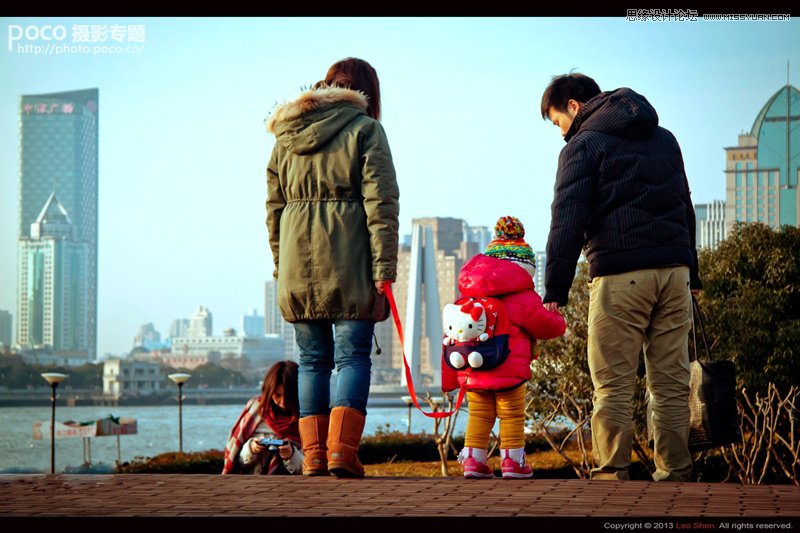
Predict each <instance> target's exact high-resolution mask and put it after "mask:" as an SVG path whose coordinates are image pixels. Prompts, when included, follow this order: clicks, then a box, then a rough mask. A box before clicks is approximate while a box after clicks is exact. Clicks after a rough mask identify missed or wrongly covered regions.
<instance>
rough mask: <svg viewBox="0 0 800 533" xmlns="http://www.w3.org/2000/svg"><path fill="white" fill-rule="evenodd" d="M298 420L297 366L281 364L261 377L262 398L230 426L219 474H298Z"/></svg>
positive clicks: (300, 463) (300, 461)
mask: <svg viewBox="0 0 800 533" xmlns="http://www.w3.org/2000/svg"><path fill="white" fill-rule="evenodd" d="M299 416H300V413H299V408H298V405H297V363H295V362H293V361H280V362H278V363H275V364H274V365H272V367H271V368H270V369H269V370H268V371H267V373H266V375H265V376H264V381H263V383H262V384H261V395H260V396H256V397H255V398H251V399H250V400H249V401H248V402H247V405H246V406H245V408H244V410H243V411H242V414H241V415H239V419H238V420H237V421H236V423H235V424H234V425H233V428H232V429H231V432H230V435H229V437H228V444H227V445H226V446H225V464H224V466H223V469H222V473H223V474H264V475H266V474H301V473H302V471H303V458H304V457H303V452H302V451H301V449H300V448H301V445H300V432H299V429H298V419H299ZM265 439H266V440H272V441H275V442H274V443H273V444H266V443H264V442H263V441H264V440H265ZM277 441H282V442H280V443H279V442H277Z"/></svg>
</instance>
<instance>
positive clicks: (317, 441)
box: [299, 415, 330, 476]
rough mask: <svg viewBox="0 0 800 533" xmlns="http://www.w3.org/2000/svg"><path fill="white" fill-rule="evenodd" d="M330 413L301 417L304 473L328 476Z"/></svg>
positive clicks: (306, 474)
mask: <svg viewBox="0 0 800 533" xmlns="http://www.w3.org/2000/svg"><path fill="white" fill-rule="evenodd" d="M329 418H330V417H329V416H328V415H314V416H306V417H304V418H301V419H300V424H299V425H300V440H301V441H302V444H303V454H304V455H305V459H303V475H304V476H327V475H328V456H327V451H328V450H327V446H326V442H327V440H328V419H329Z"/></svg>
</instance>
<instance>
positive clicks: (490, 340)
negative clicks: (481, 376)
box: [442, 296, 509, 392]
mask: <svg viewBox="0 0 800 533" xmlns="http://www.w3.org/2000/svg"><path fill="white" fill-rule="evenodd" d="M442 326H443V329H444V338H443V339H442V344H443V347H442V390H443V391H444V392H449V391H452V390H455V389H457V388H459V387H460V386H462V385H463V384H464V381H465V377H466V375H467V370H470V372H476V371H477V372H479V371H481V370H492V369H494V368H497V367H498V366H500V365H501V364H502V363H503V362H504V361H505V360H506V358H507V357H508V353H509V350H508V314H507V313H506V308H505V305H504V304H503V302H502V301H500V300H498V299H497V298H489V297H466V296H465V297H462V298H459V299H458V300H456V301H455V302H454V303H452V304H447V305H445V306H444V309H443V310H442ZM467 387H468V383H467Z"/></svg>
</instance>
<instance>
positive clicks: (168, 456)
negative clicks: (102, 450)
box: [117, 450, 224, 474]
mask: <svg viewBox="0 0 800 533" xmlns="http://www.w3.org/2000/svg"><path fill="white" fill-rule="evenodd" d="M223 461H224V453H223V452H222V451H221V450H206V451H204V452H193V453H178V452H169V453H162V454H161V455H156V456H155V457H141V456H140V457H136V458H134V459H133V461H131V462H130V463H128V462H125V463H122V464H121V465H120V466H118V467H117V471H118V472H120V473H123V474H219V473H220V472H222V465H223Z"/></svg>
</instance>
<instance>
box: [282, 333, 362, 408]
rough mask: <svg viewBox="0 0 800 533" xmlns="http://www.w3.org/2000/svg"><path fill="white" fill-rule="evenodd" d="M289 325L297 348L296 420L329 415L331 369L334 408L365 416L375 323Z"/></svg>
mask: <svg viewBox="0 0 800 533" xmlns="http://www.w3.org/2000/svg"><path fill="white" fill-rule="evenodd" d="M293 325H294V336H295V340H296V341H297V346H299V348H300V372H299V376H298V384H297V389H298V395H299V400H300V417H301V418H302V417H306V416H312V415H327V414H328V413H330V410H331V408H330V400H331V371H332V370H333V368H334V365H335V366H336V369H337V370H338V372H339V375H338V378H337V380H336V392H335V402H334V407H352V408H353V409H358V410H359V411H361V412H362V413H364V414H366V413H367V398H368V397H369V381H370V374H371V368H372V360H371V359H370V354H371V353H372V332H373V331H374V329H375V322H373V321H371V320H302V321H300V322H295V323H294V324H293Z"/></svg>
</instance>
